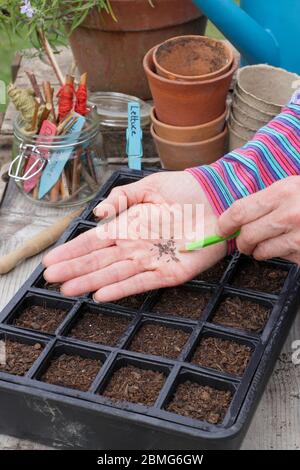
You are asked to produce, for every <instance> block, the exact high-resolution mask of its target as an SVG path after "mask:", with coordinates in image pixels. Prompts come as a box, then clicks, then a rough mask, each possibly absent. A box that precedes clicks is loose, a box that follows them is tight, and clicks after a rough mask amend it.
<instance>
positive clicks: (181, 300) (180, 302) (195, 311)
mask: <svg viewBox="0 0 300 470" xmlns="http://www.w3.org/2000/svg"><path fill="white" fill-rule="evenodd" d="M199 294H200V295H199ZM210 298H211V293H210V292H205V291H203V292H201V293H200V292H199V291H194V290H192V289H188V288H186V287H181V288H177V287H172V288H170V289H167V290H166V291H164V292H163V294H162V296H161V298H160V300H159V301H158V303H157V304H156V305H155V307H154V309H153V311H154V312H155V313H161V314H164V315H172V316H177V317H184V318H191V319H195V320H199V318H200V317H201V315H202V313H203V311H204V309H205V307H206V306H207V304H208V302H209V300H210ZM191 305H192V306H193V308H191Z"/></svg>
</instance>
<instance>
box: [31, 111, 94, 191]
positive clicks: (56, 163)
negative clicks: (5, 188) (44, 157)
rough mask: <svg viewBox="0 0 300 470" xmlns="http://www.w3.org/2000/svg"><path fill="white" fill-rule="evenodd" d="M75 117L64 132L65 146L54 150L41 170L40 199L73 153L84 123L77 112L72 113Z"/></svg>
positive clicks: (56, 179)
mask: <svg viewBox="0 0 300 470" xmlns="http://www.w3.org/2000/svg"><path fill="white" fill-rule="evenodd" d="M75 117H76V121H75V122H74V124H73V126H72V127H71V128H70V130H69V132H68V134H66V136H65V143H64V145H65V147H66V148H63V149H62V150H57V151H54V152H53V153H52V155H51V156H50V157H49V159H48V163H47V165H46V168H45V170H44V171H43V174H42V177H41V181H40V187H39V199H42V198H43V197H44V196H45V195H46V194H47V193H48V192H49V191H50V189H52V188H53V186H54V185H55V184H56V183H57V181H58V180H59V178H60V175H61V174H62V172H63V169H64V167H65V165H66V163H67V161H68V160H69V158H70V157H71V155H72V153H73V150H74V146H75V145H76V142H77V140H78V136H80V132H81V131H82V129H83V126H84V124H85V118H84V117H83V116H80V115H79V114H74V118H75ZM74 134H76V139H75V138H74ZM72 143H74V146H72V145H71V144H72Z"/></svg>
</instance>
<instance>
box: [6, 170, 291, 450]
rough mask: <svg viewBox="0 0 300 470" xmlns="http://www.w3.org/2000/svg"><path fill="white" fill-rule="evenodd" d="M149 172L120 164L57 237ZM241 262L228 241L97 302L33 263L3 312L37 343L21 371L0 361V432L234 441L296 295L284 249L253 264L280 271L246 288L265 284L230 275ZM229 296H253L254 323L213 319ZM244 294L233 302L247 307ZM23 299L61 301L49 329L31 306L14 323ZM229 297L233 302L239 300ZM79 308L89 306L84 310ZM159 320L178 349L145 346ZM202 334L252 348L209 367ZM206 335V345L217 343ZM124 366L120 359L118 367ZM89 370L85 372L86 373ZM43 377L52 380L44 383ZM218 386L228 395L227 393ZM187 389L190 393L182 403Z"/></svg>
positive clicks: (120, 440)
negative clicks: (189, 274)
mask: <svg viewBox="0 0 300 470" xmlns="http://www.w3.org/2000/svg"><path fill="white" fill-rule="evenodd" d="M150 173H151V172H149V171H147V172H138V171H135V170H122V171H118V172H116V173H115V174H113V175H112V176H111V178H110V179H109V180H108V181H107V182H106V183H105V184H104V185H103V187H102V188H101V190H100V192H99V194H98V196H97V197H96V198H95V199H94V201H92V202H91V203H90V204H89V206H88V207H87V208H86V209H85V210H84V212H83V213H82V215H81V216H80V217H78V218H77V219H76V220H74V221H73V222H72V224H71V225H70V227H69V228H68V229H67V230H66V232H65V233H64V234H63V236H62V237H61V239H60V240H59V242H58V244H62V243H64V242H66V241H67V240H70V239H73V238H74V237H75V236H77V235H78V234H80V233H83V232H85V231H86V230H89V229H91V228H93V227H95V226H96V221H94V220H93V217H92V211H93V209H94V207H95V206H96V205H97V204H98V203H99V202H100V201H102V200H103V198H105V197H106V196H107V194H109V191H110V190H111V189H112V188H113V187H116V186H119V185H122V184H127V183H129V182H134V181H137V180H138V179H140V178H141V177H143V176H146V175H148V174H150ZM246 262H248V263H250V261H249V260H248V259H247V258H246V257H244V256H241V255H240V254H239V253H236V254H234V255H233V256H231V257H229V258H227V259H226V260H225V261H224V262H221V263H219V265H218V266H217V267H216V268H214V269H213V270H210V272H208V273H206V274H204V275H199V276H196V277H195V279H193V280H191V281H190V282H188V283H187V284H185V285H183V286H180V287H177V288H169V289H161V290H157V291H153V292H149V293H147V294H146V295H145V296H142V297H131V298H128V299H126V300H122V301H117V302H112V303H103V304H97V303H95V302H94V301H93V299H92V295H91V294H87V295H85V296H81V297H79V298H67V297H64V296H63V295H62V294H61V293H59V292H58V291H56V290H55V289H54V290H53V289H52V288H51V286H47V285H46V284H45V281H44V280H43V277H42V276H43V272H44V268H43V266H39V267H38V268H37V269H36V270H35V271H34V273H33V274H32V275H31V276H30V278H29V279H28V280H27V281H26V282H25V284H24V285H23V287H22V288H21V289H20V290H19V291H18V292H17V294H16V295H15V296H14V298H13V299H12V300H11V301H10V303H9V304H8V305H7V306H6V307H5V308H4V310H3V311H2V312H1V314H0V340H1V338H2V339H3V338H5V337H6V338H9V339H12V340H18V341H20V342H21V343H23V344H28V345H31V346H34V345H35V344H40V345H41V350H37V351H38V352H39V354H38V355H37V357H36V358H35V360H34V362H33V363H32V364H30V365H29V369H28V370H27V371H26V373H25V374H24V376H18V375H13V374H9V373H7V372H3V371H2V372H1V371H0V400H1V405H2V406H1V407H0V432H1V433H4V434H11V435H14V436H20V437H23V438H24V437H25V438H28V439H32V440H36V441H40V442H42V443H44V444H46V445H52V446H59V447H60V448H89V449H118V450H119V449H162V450H167V449H174V448H178V449H181V450H189V449H236V448H239V447H240V445H241V442H242V440H243V437H244V435H245V433H246V431H247V428H248V426H249V424H250V421H251V417H252V415H253V413H254V410H255V408H256V406H257V404H258V401H259V399H260V396H261V394H262V393H263V390H264V387H265V385H266V383H267V380H268V378H269V376H270V374H271V372H272V368H273V367H274V364H275V361H276V359H277V356H278V354H279V352H280V350H281V347H282V345H283V343H284V341H285V338H286V337H287V334H288V332H289V328H290V326H291V324H292V321H293V318H294V316H295V314H296V312H297V308H298V306H299V299H300V296H299V291H300V270H299V268H298V267H296V266H295V265H293V264H291V263H288V262H286V261H282V260H271V261H268V262H266V263H263V266H264V267H265V266H266V267H267V268H268V270H264V269H262V271H261V272H263V273H267V274H266V275H267V276H268V275H270V273H271V279H272V277H273V278H277V274H272V270H273V271H274V270H275V268H276V269H281V270H283V271H284V273H286V276H285V275H283V278H284V279H283V282H282V283H281V284H279V285H280V289H277V290H276V289H275V291H272V292H270V291H269V289H265V290H255V288H256V286H258V287H259V289H262V287H261V286H264V285H265V284H264V282H260V280H259V279H258V281H256V284H255V283H254V284H253V282H252V283H251V285H245V284H243V285H238V284H237V283H236V279H237V277H238V274H239V272H240V271H241V270H243V269H244V266H245V264H246ZM259 266H260V264H259ZM268 273H269V274H268ZM260 276H262V274H260ZM279 277H280V276H279ZM269 284H270V283H269ZM56 287H57V286H56ZM174 289H175V290H174ZM174 292H175V293H176V295H174ZM170 293H171V295H170ZM168 296H169V297H168ZM203 298H204V301H203ZM164 299H167V300H164ZM174 299H175V300H174ZM227 299H238V301H239V302H240V301H241V302H250V304H247V305H248V309H249V316H251V315H252V316H253V315H254V314H255V315H256V314H257V308H258V307H261V308H267V309H268V315H266V318H265V321H264V322H262V324H261V325H260V326H261V327H260V328H255V329H254V330H253V329H251V328H250V329H248V330H247V329H241V328H239V326H240V324H238V323H237V322H235V323H231V324H228V323H227V324H222V323H221V322H218V323H216V322H214V319H216V314H217V312H218V309H219V308H220V306H221V305H222V302H225V301H226V300H227ZM244 305H245V304H243V307H242V309H241V310H245V308H244ZM249 305H250V307H251V305H253V307H251V308H250V307H249ZM31 307H35V308H37V309H38V308H39V307H41V309H42V308H44V307H46V308H50V309H62V310H64V312H65V315H61V317H59V319H58V320H57V321H55V322H54V324H53V325H54V326H53V328H52V329H51V328H50V329H49V331H48V328H42V329H38V328H37V326H36V325H33V326H34V327H35V328H32V324H30V317H29V320H28V317H27V316H26V318H25V320H26V321H24V323H22V321H23V320H22V314H23V315H24V311H25V310H26V308H31ZM227 307H228V305H227ZM228 308H229V313H230V312H231V314H232V309H234V308H236V306H234V305H233V306H232V305H229V307H228ZM34 311H36V310H34ZM87 312H89V316H88V317H85V315H86V314H87ZM27 315H28V312H27ZM54 316H55V315H54ZM110 318H111V319H112V321H111V322H110V321H109V319H110ZM23 319H24V318H23ZM93 319H96V320H95V321H94V320H93ZM34 320H35V321H37V320H39V318H38V317H37V318H35V319H34ZM39 321H40V320H39ZM20 322H21V323H20ZM28 322H29V323H28ZM223 323H224V322H223ZM264 323H265V324H264ZM80 325H81V326H80ZM149 325H150V326H151V325H152V327H153V325H157V334H156V335H155V334H154V330H153V328H152V327H151V328H149V330H146V333H144V334H146V336H145V338H146V340H145V348H144V350H143V341H144V340H143V336H142V337H141V336H139V335H140V334H141V332H142V330H143V328H145V327H147V326H148V327H149ZM28 326H29V327H28ZM237 326H238V327H237ZM159 327H161V328H159ZM164 328H168V330H165V329H164ZM99 329H101V332H100V333H99V334H98V333H97V331H98V332H99V331H100V330H99ZM72 331H73V333H74V331H75V333H76V334H75V333H74V334H72ZM172 331H173V332H174V337H172ZM163 332H166V336H167V337H168V338H169V339H168V341H170V344H171V343H172V341H173V342H174V344H175V346H174V347H175V350H176V348H177V349H178V355H177V354H175V353H172V354H170V350H169V349H168V347H169V348H170V347H171V346H169V344H168V345H166V347H163V346H164V345H163V344H162V345H160V344H158V346H162V348H161V350H160V349H159V348H157V349H156V348H153V347H152V345H151V335H153V341H155V340H158V341H161V338H162V336H160V335H163ZM170 332H171V333H170ZM176 332H177V334H176ZM178 332H179V333H178ZM97 334H98V336H97ZM206 338H213V339H216V340H219V341H225V342H226V341H227V342H228V341H232V342H233V343H234V344H237V345H240V346H244V347H246V348H249V350H250V351H251V357H250V358H249V362H248V363H247V365H246V366H245V367H244V369H245V370H243V367H242V370H241V371H239V374H237V375H234V374H233V373H231V372H232V371H231V369H230V368H227V369H226V367H223V368H222V367H219V368H218V367H216V368H214V367H210V366H209V365H213V366H214V365H215V364H214V362H213V361H214V357H216V359H215V360H216V361H217V360H218V357H217V354H215V352H216V351H215V350H214V351H213V352H214V354H215V356H213V359H211V361H212V362H211V363H208V364H207V363H201V361H200V362H199V363H197V362H193V356H194V354H195V352H196V351H197V348H198V347H199V345H200V344H201V341H202V340H203V339H206ZM164 339H165V338H164ZM177 341H178V344H177ZM161 342H162V341H161ZM162 343H163V342H162ZM207 344H208V345H209V347H211V348H213V347H214V344H215V343H214V342H213V341H212V342H209V343H207ZM216 344H218V343H216ZM219 344H221V345H222V347H223V346H224V347H225V345H227V346H228V344H227V343H219ZM132 345H139V346H138V347H134V346H132ZM147 345H148V346H147ZM146 346H147V348H148V349H147V348H146ZM167 346H168V347H167ZM135 349H136V350H135ZM249 350H248V349H247V351H249ZM242 351H244V352H245V351H246V350H245V349H242ZM234 352H235V349H233V352H232V354H234ZM59 358H61V359H59ZM94 361H96V362H94ZM97 361H98V362H97ZM96 366H97V367H96ZM53 367H54V369H51V368H53ZM68 367H70V370H69V371H68ZM76 367H79V371H78V373H76ZM55 368H56V369H55ZM57 368H61V369H62V370H63V371H64V370H65V368H67V369H66V370H67V371H68V373H66V374H65V375H66V377H64V373H61V372H59V374H58V372H57ZM122 368H123V369H124V368H125V369H126V368H128V369H126V370H125V372H124V371H123V372H122ZM96 369H97V370H96ZM49 370H50V372H49ZM86 370H87V374H88V373H89V374H91V377H90V381H88V375H85V371H86ZM120 370H121V372H120ZM47 371H48V372H47ZM118 371H119V372H118ZM126 371H127V372H126ZM139 371H142V372H139ZM147 371H148V372H147ZM116 373H118V375H117V376H115V378H114V382H112V380H113V377H114V374H116ZM127 373H128V374H127ZM80 374H83V375H80ZM124 374H125V375H124ZM47 377H48V379H47ZM53 377H54V378H53ZM78 377H82V380H81V381H80V380H79V382H82V386H83V385H84V387H83V389H82V390H80V389H78V383H77V382H78ZM123 377H125V378H126V380H127V383H125V385H124V387H125V388H124V389H123V388H122V386H121V387H120V390H119V389H118V386H119V384H121V383H123V382H126V381H124V380H123ZM45 379H47V380H48V381H49V382H56V379H57V382H56V383H48V382H46V381H45ZM64 379H65V382H64ZM135 379H136V381H137V382H136V383H134V381H135ZM132 381H133V382H132ZM153 381H154V382H153ZM152 382H153V383H155V387H156V388H155V393H153V394H152V391H151V390H150V389H147V384H148V383H152ZM58 383H59V384H58ZM109 384H110V385H109ZM114 384H115V385H114ZM141 384H143V387H141ZM186 384H187V385H186ZM70 385H72V387H70ZM79 385H80V384H79ZM115 387H117V391H116V388H115ZM126 387H127V388H126ZM135 387H137V388H135ZM145 387H146V388H145ZM214 389H215V390H217V392H214ZM105 390H106V392H105ZM143 390H144V391H143ZM227 391H228V392H230V403H229V402H228V403H227V402H226V400H227V401H228V395H227ZM150 392H151V393H150ZM223 392H224V393H223ZM118 394H119V395H118ZM191 396H193V397H198V399H195V400H193V403H190V402H189V400H190V398H189V397H191ZM132 397H133V398H134V399H133V398H132ZM209 397H211V401H209ZM216 397H217V399H215V398H216ZM203 400H204V402H203ZM207 400H208V401H207ZM214 400H215V404H214ZM222 400H225V401H224V403H225V402H226V403H227V404H228V407H227V408H226V409H225V408H224V410H223V409H220V408H219V405H220V404H222V403H223V402H222ZM172 403H173V404H172ZM226 403H225V404H226ZM197 406H198V408H197ZM224 406H225V405H224ZM226 406H227V405H226ZM178 407H179V408H178ZM201 407H202V408H207V412H208V415H203V414H201ZM214 407H215V409H214ZM11 410H14V412H13V413H12V412H11ZM196 418H197V419H196ZM27 423H30V425H28V424H27Z"/></svg>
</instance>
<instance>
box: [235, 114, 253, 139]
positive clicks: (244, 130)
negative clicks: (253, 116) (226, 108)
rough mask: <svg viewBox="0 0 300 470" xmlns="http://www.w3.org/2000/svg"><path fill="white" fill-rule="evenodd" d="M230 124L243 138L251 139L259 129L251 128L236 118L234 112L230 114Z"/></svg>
mask: <svg viewBox="0 0 300 470" xmlns="http://www.w3.org/2000/svg"><path fill="white" fill-rule="evenodd" d="M229 124H230V126H231V129H233V130H234V131H235V132H237V133H238V135H240V136H241V137H242V138H243V139H246V140H251V139H252V138H253V136H254V135H255V134H256V132H257V129H251V128H249V127H246V126H244V125H243V124H241V123H240V122H238V121H237V120H236V119H235V118H234V116H233V114H232V113H231V114H230V116H229Z"/></svg>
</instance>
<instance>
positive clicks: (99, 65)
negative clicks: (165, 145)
mask: <svg viewBox="0 0 300 470" xmlns="http://www.w3.org/2000/svg"><path fill="white" fill-rule="evenodd" d="M110 3H111V7H112V9H113V11H114V14H115V16H116V18H117V21H114V19H113V18H112V16H111V15H109V14H108V13H106V12H105V11H104V10H101V12H99V11H98V10H97V9H96V8H95V9H93V10H92V11H91V12H90V14H89V15H88V16H87V18H86V19H85V21H84V22H83V23H82V24H81V25H80V26H79V27H78V28H76V29H75V31H74V32H73V33H72V34H71V36H70V44H71V48H72V51H73V54H74V57H75V60H76V63H77V65H78V67H79V70H80V71H81V72H82V73H83V72H88V74H89V88H90V89H91V90H92V91H99V90H101V91H116V92H122V93H126V94H129V95H134V96H138V97H140V98H143V99H149V98H150V91H149V87H148V84H147V80H146V78H145V77H144V74H143V69H142V61H143V57H144V55H145V54H146V52H147V51H148V50H149V49H150V48H151V47H153V46H154V45H155V44H159V43H161V42H162V41H164V40H166V39H169V38H171V37H173V36H179V35H184V34H204V31H205V28H206V22H207V19H206V18H205V17H204V16H203V14H202V12H201V11H200V10H199V9H198V8H196V6H195V5H193V2H192V0H160V1H159V2H155V7H154V8H153V7H151V5H150V4H149V2H148V0H110Z"/></svg>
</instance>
